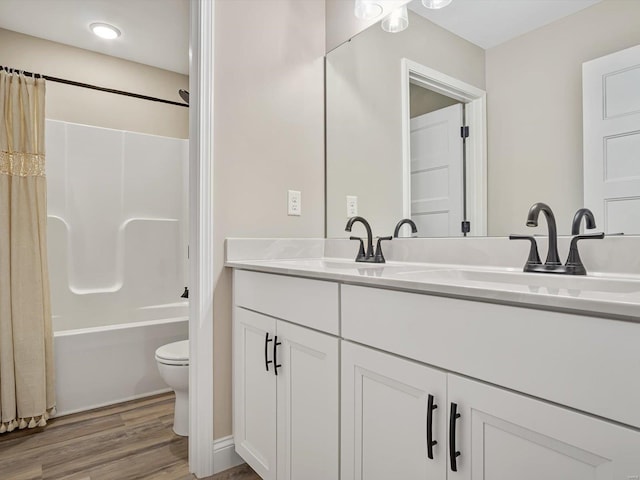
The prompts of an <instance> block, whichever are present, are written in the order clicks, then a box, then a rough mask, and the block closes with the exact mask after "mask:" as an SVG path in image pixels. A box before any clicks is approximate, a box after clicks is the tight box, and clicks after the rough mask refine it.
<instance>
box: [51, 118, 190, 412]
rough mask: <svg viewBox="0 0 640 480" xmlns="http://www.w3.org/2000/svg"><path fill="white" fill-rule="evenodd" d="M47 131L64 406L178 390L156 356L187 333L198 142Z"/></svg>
mask: <svg viewBox="0 0 640 480" xmlns="http://www.w3.org/2000/svg"><path fill="white" fill-rule="evenodd" d="M45 128H46V133H47V134H46V148H47V188H48V199H47V216H48V229H47V236H48V250H49V255H48V257H49V258H48V260H49V276H50V279H51V281H50V286H51V312H52V326H53V331H54V349H55V351H54V355H55V362H56V390H57V409H58V413H59V414H61V415H65V414H69V413H73V412H79V411H82V410H88V409H91V408H96V407H100V406H104V405H109V404H113V403H117V402H123V401H127V400H132V399H136V398H140V397H143V396H146V395H153V394H155V393H159V392H163V391H168V390H169V389H168V387H167V386H166V385H165V384H164V383H163V382H162V380H161V378H160V376H159V374H158V369H157V366H156V361H155V358H154V353H155V350H156V349H157V348H158V347H159V346H161V345H164V344H166V343H169V342H174V341H177V340H184V339H186V338H187V336H188V321H187V315H188V302H187V301H186V300H185V299H183V298H181V295H182V292H183V291H184V287H185V285H187V283H186V281H187V272H188V247H187V243H188V230H187V218H188V202H187V185H188V174H187V173H188V152H189V144H188V140H184V139H177V138H168V137H159V136H154V135H146V134H141V133H136V132H126V131H122V130H113V129H108V128H101V127H94V126H89V125H78V124H74V123H69V122H61V121H58V120H50V119H48V120H47V121H46V127H45Z"/></svg>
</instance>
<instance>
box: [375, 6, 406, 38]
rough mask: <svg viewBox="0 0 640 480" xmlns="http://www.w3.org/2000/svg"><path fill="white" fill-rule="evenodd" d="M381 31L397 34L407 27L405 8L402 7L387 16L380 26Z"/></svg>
mask: <svg viewBox="0 0 640 480" xmlns="http://www.w3.org/2000/svg"><path fill="white" fill-rule="evenodd" d="M380 26H381V27H382V30H384V31H385V32H389V33H398V32H401V31H403V30H404V29H405V28H407V27H408V26H409V16H408V15H407V6H406V5H403V6H402V7H398V8H396V9H395V10H393V11H392V12H391V13H390V14H389V15H387V16H386V17H385V18H384V19H383V20H382V23H381V24H380Z"/></svg>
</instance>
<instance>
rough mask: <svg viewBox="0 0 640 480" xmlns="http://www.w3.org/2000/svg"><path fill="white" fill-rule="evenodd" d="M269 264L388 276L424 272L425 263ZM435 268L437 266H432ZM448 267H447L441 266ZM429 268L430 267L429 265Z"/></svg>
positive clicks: (294, 261)
mask: <svg viewBox="0 0 640 480" xmlns="http://www.w3.org/2000/svg"><path fill="white" fill-rule="evenodd" d="M269 263H271V264H274V265H275V264H277V266H279V267H285V268H289V269H292V270H322V271H324V272H326V273H338V274H350V275H365V276H376V277H380V276H390V275H394V274H397V273H398V274H399V273H410V272H414V271H420V272H424V271H426V270H427V269H426V268H425V265H415V264H414V265H411V264H397V263H393V262H392V263H365V262H356V261H355V260H342V259H326V258H307V259H291V260H269ZM434 268H436V269H437V267H434ZM442 268H449V267H442ZM429 270H431V267H429Z"/></svg>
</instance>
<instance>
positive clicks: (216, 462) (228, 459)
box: [213, 435, 244, 474]
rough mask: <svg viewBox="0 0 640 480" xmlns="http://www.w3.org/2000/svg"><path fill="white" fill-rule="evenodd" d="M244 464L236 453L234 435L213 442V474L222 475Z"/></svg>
mask: <svg viewBox="0 0 640 480" xmlns="http://www.w3.org/2000/svg"><path fill="white" fill-rule="evenodd" d="M243 463H244V460H242V458H240V456H239V455H238V454H237V453H236V448H235V443H234V442H233V435H229V436H228V437H222V438H218V439H217V440H214V442H213V473H214V474H215V473H220V472H222V471H224V470H228V469H229V468H233V467H236V466H238V465H241V464H243Z"/></svg>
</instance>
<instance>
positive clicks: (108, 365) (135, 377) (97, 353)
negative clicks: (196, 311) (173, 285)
mask: <svg viewBox="0 0 640 480" xmlns="http://www.w3.org/2000/svg"><path fill="white" fill-rule="evenodd" d="M187 333H188V319H187V317H182V318H174V319H165V320H154V321H147V322H138V323H129V324H122V325H110V326H105V327H96V328H84V329H79V330H66V331H62V332H55V334H54V341H55V343H54V344H55V359H56V372H57V377H56V395H57V398H58V415H68V414H71V413H76V412H81V411H85V410H91V409H93V408H97V407H103V406H105V405H111V404H114V403H120V402H126V401H128V400H134V399H136V398H141V397H145V396H149V395H154V394H156V393H162V392H168V391H170V390H171V389H170V388H169V387H168V386H167V384H166V383H165V382H164V381H163V380H162V377H161V376H160V373H159V372H158V366H157V364H156V360H155V357H154V355H155V351H156V349H157V348H158V347H160V346H162V345H165V344H167V343H171V342H175V341H178V340H183V339H184V338H186V337H187Z"/></svg>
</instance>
